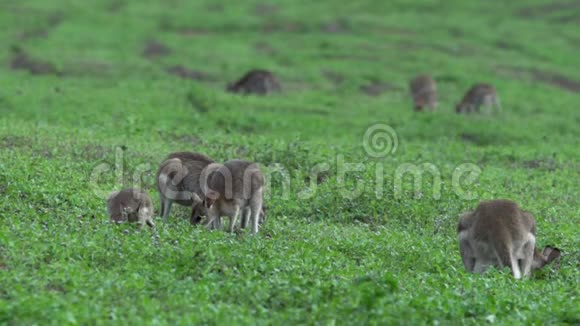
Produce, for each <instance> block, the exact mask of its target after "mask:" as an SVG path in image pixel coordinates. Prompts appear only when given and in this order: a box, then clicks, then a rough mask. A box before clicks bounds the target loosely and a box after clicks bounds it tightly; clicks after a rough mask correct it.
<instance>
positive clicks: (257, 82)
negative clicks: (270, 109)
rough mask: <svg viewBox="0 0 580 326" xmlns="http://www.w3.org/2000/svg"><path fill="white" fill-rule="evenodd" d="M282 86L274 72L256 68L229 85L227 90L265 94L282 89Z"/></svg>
mask: <svg viewBox="0 0 580 326" xmlns="http://www.w3.org/2000/svg"><path fill="white" fill-rule="evenodd" d="M281 89H282V87H281V86H280V82H278V79H277V78H276V76H274V74H273V73H272V72H270V71H268V70H260V69H254V70H250V71H249V72H247V73H246V74H245V75H244V76H242V78H240V79H239V80H238V81H236V82H235V83H231V84H229V85H228V87H227V91H229V92H232V93H242V94H257V95H265V94H268V93H272V92H277V91H280V90H281Z"/></svg>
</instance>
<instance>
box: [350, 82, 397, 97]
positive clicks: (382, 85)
mask: <svg viewBox="0 0 580 326" xmlns="http://www.w3.org/2000/svg"><path fill="white" fill-rule="evenodd" d="M398 90H400V88H399V87H397V86H395V85H393V84H390V83H387V82H382V81H379V80H372V81H371V82H370V83H368V84H365V85H362V86H361V87H360V91H361V92H363V93H365V94H366V95H368V96H379V95H381V94H383V93H385V92H390V91H398Z"/></svg>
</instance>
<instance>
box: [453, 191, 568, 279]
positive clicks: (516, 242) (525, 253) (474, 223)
mask: <svg viewBox="0 0 580 326" xmlns="http://www.w3.org/2000/svg"><path fill="white" fill-rule="evenodd" d="M457 232H458V237H459V252H460V254H461V259H462V261H463V265H464V266H465V269H466V270H467V271H469V272H473V273H483V272H485V271H486V270H487V268H489V267H490V266H496V267H500V268H503V267H505V266H507V267H509V268H510V269H511V270H512V273H513V276H514V277H515V278H516V279H520V278H522V277H526V276H528V275H529V274H530V271H531V270H532V269H538V268H541V267H543V266H544V265H546V264H548V263H550V262H552V261H554V260H555V259H557V258H559V257H560V250H558V249H556V248H553V247H546V248H545V249H544V252H543V253H541V252H540V251H539V250H538V249H536V221H535V220H534V217H533V216H532V214H530V213H528V212H525V211H523V210H521V209H520V208H519V207H518V205H517V204H516V203H515V202H513V201H510V200H491V201H483V202H481V203H480V204H479V206H477V208H476V209H475V211H473V212H468V213H465V214H464V215H463V216H462V217H461V219H460V221H459V224H458V226H457Z"/></svg>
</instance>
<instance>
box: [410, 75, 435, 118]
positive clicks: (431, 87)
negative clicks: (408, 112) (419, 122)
mask: <svg viewBox="0 0 580 326" xmlns="http://www.w3.org/2000/svg"><path fill="white" fill-rule="evenodd" d="M409 89H410V90H411V96H412V97H413V102H414V104H415V111H423V109H424V108H429V109H430V110H431V111H433V110H435V108H436V107H437V84H436V83H435V80H434V79H433V78H431V76H429V75H419V76H417V77H415V78H414V79H413V80H411V82H410V83H409Z"/></svg>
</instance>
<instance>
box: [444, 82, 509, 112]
mask: <svg viewBox="0 0 580 326" xmlns="http://www.w3.org/2000/svg"><path fill="white" fill-rule="evenodd" d="M482 105H485V106H492V105H493V106H494V107H495V109H496V110H497V111H501V103H500V100H499V96H498V95H497V91H496V90H495V87H493V86H492V85H489V84H475V85H473V86H472V87H471V88H470V89H469V91H467V93H465V95H464V96H463V99H462V100H461V102H460V103H459V104H457V106H456V107H455V112H457V113H472V112H477V113H479V112H480V110H479V108H480V107H481V106H482Z"/></svg>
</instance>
